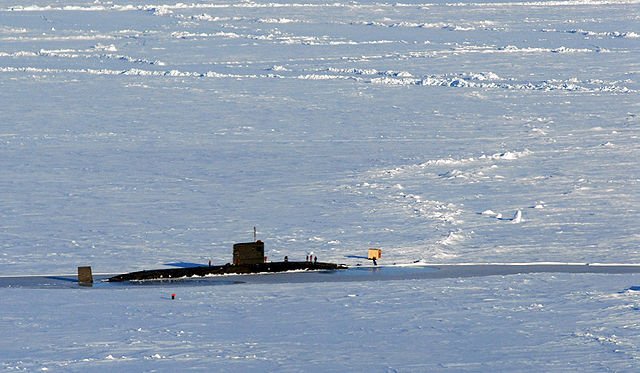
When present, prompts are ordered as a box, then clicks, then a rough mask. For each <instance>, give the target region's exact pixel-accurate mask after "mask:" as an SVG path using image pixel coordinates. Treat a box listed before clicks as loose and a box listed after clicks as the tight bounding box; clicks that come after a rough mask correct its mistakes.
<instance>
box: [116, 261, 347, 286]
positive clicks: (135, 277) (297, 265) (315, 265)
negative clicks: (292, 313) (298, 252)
mask: <svg viewBox="0 0 640 373" xmlns="http://www.w3.org/2000/svg"><path fill="white" fill-rule="evenodd" d="M336 269H347V266H345V265H342V264H335V263H322V262H270V263H256V264H226V265H223V266H201V267H190V268H169V269H152V270H147V271H138V272H130V273H124V274H121V275H117V276H113V277H110V278H108V279H107V281H109V282H123V281H144V280H163V279H172V278H184V277H194V276H199V277H203V276H212V275H239V274H252V273H275V272H288V271H322V270H336Z"/></svg>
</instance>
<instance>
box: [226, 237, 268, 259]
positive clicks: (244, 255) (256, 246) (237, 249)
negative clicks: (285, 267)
mask: <svg viewBox="0 0 640 373" xmlns="http://www.w3.org/2000/svg"><path fill="white" fill-rule="evenodd" d="M265 261H266V258H265V256H264V242H262V241H260V240H257V241H255V242H242V243H237V244H234V245H233V264H234V265H242V264H261V263H264V262H265Z"/></svg>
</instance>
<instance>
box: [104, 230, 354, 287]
mask: <svg viewBox="0 0 640 373" xmlns="http://www.w3.org/2000/svg"><path fill="white" fill-rule="evenodd" d="M347 268H348V267H347V266H346V265H343V264H335V263H323V262H318V261H317V258H315V260H310V258H307V260H306V261H304V262H300V261H297V262H293V261H289V260H288V258H287V257H285V259H284V261H281V262H268V261H267V258H266V257H265V256H264V242H262V241H260V240H257V241H254V242H243V243H236V244H234V245H233V263H227V264H225V265H217V266H212V265H202V266H198V267H189V268H169V269H152V270H144V271H137V272H129V273H124V274H120V275H116V276H113V277H109V278H108V279H106V281H108V282H124V281H152V280H168V279H180V278H189V277H204V276H216V275H239V274H258V273H278V272H288V271H332V270H341V269H347Z"/></svg>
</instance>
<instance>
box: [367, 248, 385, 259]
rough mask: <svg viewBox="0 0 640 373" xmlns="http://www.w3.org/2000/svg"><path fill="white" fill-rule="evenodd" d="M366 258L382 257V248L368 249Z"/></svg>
mask: <svg viewBox="0 0 640 373" xmlns="http://www.w3.org/2000/svg"><path fill="white" fill-rule="evenodd" d="M367 258H368V259H369V260H374V259H380V258H382V250H380V249H369V254H368V255H367Z"/></svg>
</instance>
